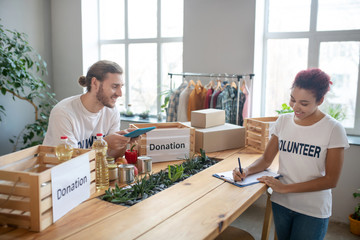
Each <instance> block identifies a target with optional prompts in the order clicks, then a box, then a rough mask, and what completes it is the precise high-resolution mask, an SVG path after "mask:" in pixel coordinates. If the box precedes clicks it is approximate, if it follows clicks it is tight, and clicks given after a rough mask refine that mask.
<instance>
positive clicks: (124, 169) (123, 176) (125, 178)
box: [118, 164, 135, 184]
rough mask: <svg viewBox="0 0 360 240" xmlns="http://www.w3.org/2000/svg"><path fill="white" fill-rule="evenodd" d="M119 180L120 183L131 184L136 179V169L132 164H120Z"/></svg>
mask: <svg viewBox="0 0 360 240" xmlns="http://www.w3.org/2000/svg"><path fill="white" fill-rule="evenodd" d="M118 180H119V183H126V184H130V183H132V182H134V180H135V169H134V165H132V164H120V165H118Z"/></svg>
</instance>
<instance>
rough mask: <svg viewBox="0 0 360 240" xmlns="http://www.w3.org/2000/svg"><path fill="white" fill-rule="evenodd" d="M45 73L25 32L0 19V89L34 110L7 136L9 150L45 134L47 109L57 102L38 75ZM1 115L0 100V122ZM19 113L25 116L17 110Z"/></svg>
mask: <svg viewBox="0 0 360 240" xmlns="http://www.w3.org/2000/svg"><path fill="white" fill-rule="evenodd" d="M0 20H1V19H0ZM46 74H47V69H46V62H45V61H44V60H43V59H42V57H41V56H40V55H39V54H38V53H37V52H36V51H35V49H34V48H32V47H31V46H30V44H29V42H28V40H27V35H26V34H25V33H20V32H17V31H15V30H9V29H7V28H5V27H4V25H2V24H1V23H0V93H1V94H2V95H4V96H5V95H10V96H11V97H12V99H13V100H14V101H15V100H17V101H18V100H20V101H25V102H27V103H28V106H29V107H30V108H33V110H34V121H33V122H32V123H29V124H27V125H26V126H24V128H23V129H22V130H21V132H20V133H19V135H18V136H14V137H13V138H11V139H9V141H10V142H11V143H13V144H14V149H13V151H17V150H18V148H20V147H21V148H27V147H31V146H35V145H38V144H41V143H42V141H43V139H44V137H45V133H46V129H47V125H48V119H49V115H50V111H51V109H52V107H53V106H54V105H55V104H56V103H57V100H56V99H55V94H54V93H53V92H52V90H51V89H50V85H49V84H47V83H46V82H45V81H44V80H43V79H42V77H43V76H44V75H46ZM5 116H6V109H5V107H4V105H3V103H0V124H1V123H2V121H4V117H5ZM19 117H27V116H22V115H21V111H20V112H19Z"/></svg>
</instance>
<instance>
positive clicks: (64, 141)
mask: <svg viewBox="0 0 360 240" xmlns="http://www.w3.org/2000/svg"><path fill="white" fill-rule="evenodd" d="M73 151H74V148H73V146H71V145H70V144H69V143H68V137H67V136H61V137H60V144H59V145H57V146H56V148H55V153H56V157H57V158H58V159H59V160H60V161H62V162H65V161H67V160H70V159H71V157H72V154H73Z"/></svg>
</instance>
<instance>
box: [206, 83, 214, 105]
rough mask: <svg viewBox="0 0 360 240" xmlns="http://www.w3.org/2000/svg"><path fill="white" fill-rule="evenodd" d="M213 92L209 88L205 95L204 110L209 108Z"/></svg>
mask: <svg viewBox="0 0 360 240" xmlns="http://www.w3.org/2000/svg"><path fill="white" fill-rule="evenodd" d="M213 92H214V89H212V88H209V89H208V90H207V93H206V97H205V102H204V109H207V108H210V100H211V96H212V94H213Z"/></svg>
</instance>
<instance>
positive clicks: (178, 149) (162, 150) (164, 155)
mask: <svg viewBox="0 0 360 240" xmlns="http://www.w3.org/2000/svg"><path fill="white" fill-rule="evenodd" d="M146 153H147V155H148V156H151V158H152V160H153V162H162V161H170V160H178V159H184V158H185V157H189V154H190V128H166V129H155V130H152V131H150V132H148V133H146Z"/></svg>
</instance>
